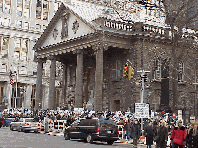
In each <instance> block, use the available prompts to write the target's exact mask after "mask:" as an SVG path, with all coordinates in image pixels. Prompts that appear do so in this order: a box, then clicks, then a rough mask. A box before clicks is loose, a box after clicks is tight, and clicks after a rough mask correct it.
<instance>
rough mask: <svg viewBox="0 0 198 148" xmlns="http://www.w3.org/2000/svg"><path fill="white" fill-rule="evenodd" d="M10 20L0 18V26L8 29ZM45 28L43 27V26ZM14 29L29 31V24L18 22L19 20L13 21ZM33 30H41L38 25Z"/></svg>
mask: <svg viewBox="0 0 198 148" xmlns="http://www.w3.org/2000/svg"><path fill="white" fill-rule="evenodd" d="M10 21H11V20H10V19H8V18H2V17H0V24H1V25H3V26H7V27H9V26H10ZM43 26H45V25H43ZM15 27H16V28H17V29H25V30H29V29H30V23H29V22H27V21H20V20H16V21H15ZM35 29H36V30H41V29H42V28H41V25H40V24H35Z"/></svg>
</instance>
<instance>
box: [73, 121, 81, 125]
mask: <svg viewBox="0 0 198 148" xmlns="http://www.w3.org/2000/svg"><path fill="white" fill-rule="evenodd" d="M79 122H80V120H76V121H74V122H73V123H72V126H77V125H78V124H79Z"/></svg>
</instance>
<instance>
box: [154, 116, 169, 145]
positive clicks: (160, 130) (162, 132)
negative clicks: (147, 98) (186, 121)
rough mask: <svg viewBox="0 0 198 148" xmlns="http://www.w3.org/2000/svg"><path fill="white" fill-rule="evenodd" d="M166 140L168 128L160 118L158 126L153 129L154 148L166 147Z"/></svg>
mask: <svg viewBox="0 0 198 148" xmlns="http://www.w3.org/2000/svg"><path fill="white" fill-rule="evenodd" d="M167 140H168V129H167V128H166V123H165V122H164V121H163V120H161V121H160V123H159V126H158V127H157V129H156V131H155V137H154V141H155V142H156V148H166V142H167Z"/></svg>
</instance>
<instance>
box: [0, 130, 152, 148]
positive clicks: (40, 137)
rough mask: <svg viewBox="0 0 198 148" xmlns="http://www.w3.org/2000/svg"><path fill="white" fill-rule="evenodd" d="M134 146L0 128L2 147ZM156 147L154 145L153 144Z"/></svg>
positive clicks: (0, 144) (119, 147) (87, 147)
mask: <svg viewBox="0 0 198 148" xmlns="http://www.w3.org/2000/svg"><path fill="white" fill-rule="evenodd" d="M62 147H64V148H65V147H68V148H93V147H94V148H100V147H103V148H111V147H114V148H123V147H126V148H132V147H133V145H132V144H129V143H118V142H115V143H114V144H113V145H107V143H106V142H94V143H93V144H90V143H86V142H84V141H83V140H64V137H63V135H62V134H57V135H56V136H53V134H52V133H49V135H48V134H44V132H41V133H33V132H30V133H24V132H17V131H10V129H9V127H2V128H0V148H62ZM138 148H146V145H138ZM152 148H154V145H153V146H152Z"/></svg>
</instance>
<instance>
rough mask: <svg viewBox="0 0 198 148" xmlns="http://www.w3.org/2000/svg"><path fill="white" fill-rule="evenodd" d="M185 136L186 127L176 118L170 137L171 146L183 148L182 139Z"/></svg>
mask: <svg viewBox="0 0 198 148" xmlns="http://www.w3.org/2000/svg"><path fill="white" fill-rule="evenodd" d="M186 136H187V132H186V128H185V127H184V126H183V125H182V121H181V120H178V121H177V123H176V126H175V127H174V129H173V131H172V133H171V139H173V148H178V147H179V148H183V147H184V145H185V144H184V141H185V140H186Z"/></svg>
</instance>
